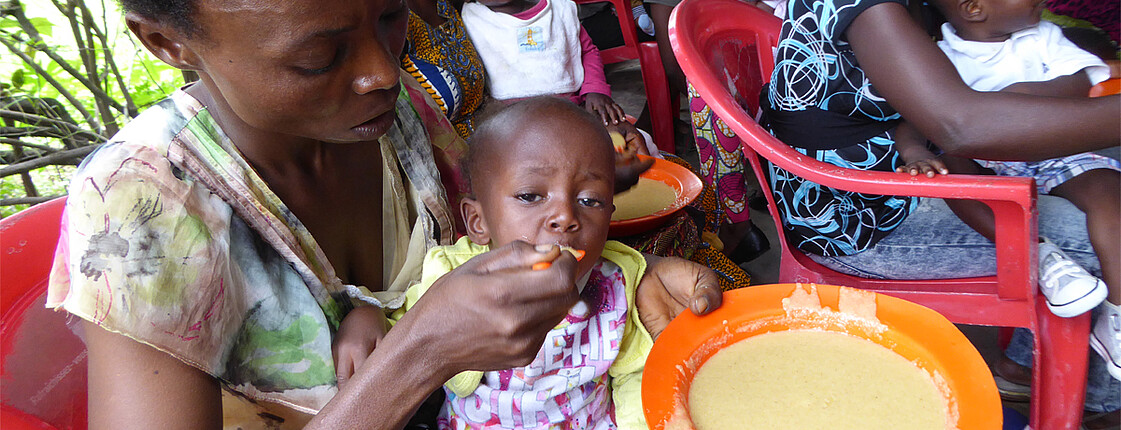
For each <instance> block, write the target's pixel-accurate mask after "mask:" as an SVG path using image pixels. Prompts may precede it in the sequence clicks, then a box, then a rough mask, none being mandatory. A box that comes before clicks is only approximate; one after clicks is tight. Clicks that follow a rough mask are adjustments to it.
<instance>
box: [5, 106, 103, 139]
mask: <svg viewBox="0 0 1121 430" xmlns="http://www.w3.org/2000/svg"><path fill="white" fill-rule="evenodd" d="M0 118H8V119H13V120H16V121H20V122H23V123H27V124H32V125H39V124H47V125H50V126H52V127H54V128H56V129H59V130H62V131H64V132H67V133H70V134H69V135H67V136H81V137H85V138H87V139H88V140H91V141H93V142H99V143H100V142H105V141H106V140H108V139H106V138H105V137H104V136H102V135H100V134H96V133H93V132H91V131H87V130H82V129H80V128H78V126H77V125H75V124H71V123H68V122H66V121H59V120H57V119H53V118H47V117H45V116H40V115H35V114H29V113H24V112H19V111H14V110H7V109H0ZM5 128H10V127H5Z"/></svg>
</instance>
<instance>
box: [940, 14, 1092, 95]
mask: <svg viewBox="0 0 1121 430" xmlns="http://www.w3.org/2000/svg"><path fill="white" fill-rule="evenodd" d="M938 47H939V48H942V52H945V53H946V56H947V57H949V58H950V62H952V63H954V67H956V68H957V70H958V74H959V75H961V78H962V80H964V81H965V83H966V85H969V87H970V88H973V89H975V90H977V91H999V90H1001V89H1004V87H1007V86H1009V85H1012V84H1015V83H1018V82H1039V81H1049V80H1051V79H1054V78H1057V77H1060V76H1066V75H1073V74H1075V73H1078V72H1079V71H1081V70H1083V69H1085V70H1086V75H1087V76H1089V78H1090V84H1091V85H1097V84H1098V83H1100V82H1102V81H1104V80H1106V79H1109V67H1107V66H1106V65H1105V62H1103V61H1102V60H1101V59H1100V58H1098V57H1097V56H1096V55H1093V54H1091V53H1089V52H1086V51H1084V50H1082V48H1079V47H1078V46H1076V45H1075V44H1074V43H1072V42H1071V41H1070V40H1067V38H1066V37H1064V36H1063V30H1062V28H1061V27H1059V26H1057V25H1055V24H1053V23H1050V22H1047V21H1041V22H1040V23H1039V25H1036V26H1034V27H1031V28H1027V29H1024V30H1020V31H1017V32H1015V33H1013V34H1012V37H1009V38H1008V40H1005V41H1003V42H975V41H971V40H965V39H962V38H961V37H958V35H957V32H956V31H954V28H953V27H952V26H951V25H950V23H945V24H942V41H940V42H938Z"/></svg>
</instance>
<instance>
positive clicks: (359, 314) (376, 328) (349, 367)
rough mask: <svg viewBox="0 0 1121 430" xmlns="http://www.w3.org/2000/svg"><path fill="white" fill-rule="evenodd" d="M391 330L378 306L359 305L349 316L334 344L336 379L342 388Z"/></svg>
mask: <svg viewBox="0 0 1121 430" xmlns="http://www.w3.org/2000/svg"><path fill="white" fill-rule="evenodd" d="M388 330H389V321H388V320H387V319H386V318H385V313H383V312H382V310H381V309H380V308H378V307H377V306H359V307H357V308H355V309H354V310H352V311H350V313H348V314H346V317H345V318H343V322H342V323H340V324H339V331H338V333H336V334H335V339H334V341H332V342H331V353H332V354H333V355H334V357H335V378H336V379H338V386H339V387H342V386H343V385H344V384H346V381H347V380H349V379H350V377H351V376H353V375H354V371H355V370H356V369H358V368H359V367H362V363H365V362H366V358H367V357H369V356H370V353H371V352H374V348H376V347H377V344H378V342H380V341H381V339H382V338H384V337H385V333H386V332H387V331H388Z"/></svg>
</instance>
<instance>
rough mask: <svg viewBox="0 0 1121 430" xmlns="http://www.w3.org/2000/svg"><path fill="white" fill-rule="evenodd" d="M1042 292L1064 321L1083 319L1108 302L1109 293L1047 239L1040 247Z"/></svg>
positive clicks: (1052, 310)
mask: <svg viewBox="0 0 1121 430" xmlns="http://www.w3.org/2000/svg"><path fill="white" fill-rule="evenodd" d="M1039 289H1040V290H1042V291H1043V295H1044V296H1045V297H1047V307H1048V308H1050V309H1051V312H1052V313H1054V314H1055V315H1058V316H1060V317H1063V318H1071V317H1075V316H1078V315H1082V314H1084V313H1086V312H1087V311H1089V310H1090V309H1093V308H1094V307H1096V306H1097V305H1098V304H1100V303H1101V302H1102V301H1104V300H1105V297H1106V295H1107V294H1108V291H1107V289H1106V286H1105V283H1104V282H1102V280H1101V279H1098V278H1097V277H1095V276H1094V275H1091V274H1090V272H1087V271H1086V269H1083V268H1082V266H1079V265H1078V263H1075V262H1074V260H1071V259H1070V257H1067V255H1066V254H1064V253H1063V251H1062V250H1061V249H1059V247H1058V246H1055V244H1053V243H1051V241H1049V240H1047V239H1043V241H1042V242H1040V243H1039Z"/></svg>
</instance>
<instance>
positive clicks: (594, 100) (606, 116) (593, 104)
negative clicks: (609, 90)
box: [584, 93, 627, 125]
mask: <svg viewBox="0 0 1121 430" xmlns="http://www.w3.org/2000/svg"><path fill="white" fill-rule="evenodd" d="M584 109H587V110H588V112H591V113H592V115H595V116H598V117H599V119H600V120H601V121H603V124H604V125H611V124H618V123H620V122H627V114H626V113H624V112H623V107H622V106H619V104H618V103H615V100H612V99H611V97H610V96H608V95H606V94H600V93H588V94H585V95H584Z"/></svg>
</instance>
